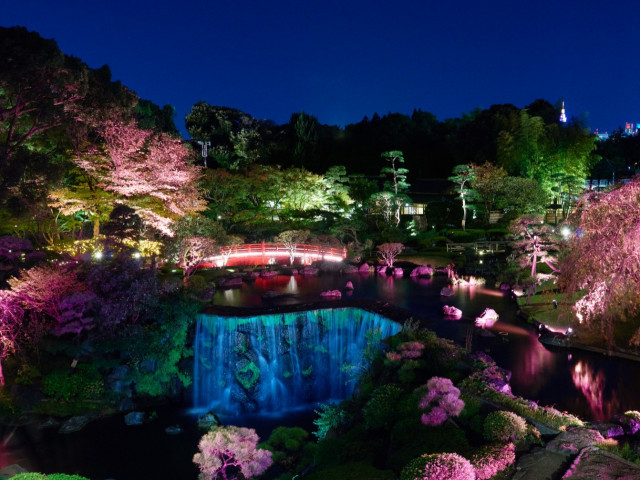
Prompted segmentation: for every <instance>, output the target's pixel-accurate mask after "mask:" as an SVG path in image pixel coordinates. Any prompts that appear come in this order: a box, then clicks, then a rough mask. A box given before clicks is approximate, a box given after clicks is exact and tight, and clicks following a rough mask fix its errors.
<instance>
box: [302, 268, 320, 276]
mask: <svg viewBox="0 0 640 480" xmlns="http://www.w3.org/2000/svg"><path fill="white" fill-rule="evenodd" d="M317 274H318V269H317V268H315V267H311V266H309V265H307V266H306V267H302V268H301V269H300V275H308V276H311V275H317Z"/></svg>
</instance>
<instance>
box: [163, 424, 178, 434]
mask: <svg viewBox="0 0 640 480" xmlns="http://www.w3.org/2000/svg"><path fill="white" fill-rule="evenodd" d="M164 431H165V432H166V433H167V435H178V434H180V433H182V427H181V426H180V425H169V426H168V427H167V428H165V429H164Z"/></svg>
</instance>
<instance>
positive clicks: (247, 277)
mask: <svg viewBox="0 0 640 480" xmlns="http://www.w3.org/2000/svg"><path fill="white" fill-rule="evenodd" d="M259 277H260V272H247V273H245V274H244V276H243V277H242V279H243V280H244V281H246V282H251V281H253V280H255V279H256V278H259Z"/></svg>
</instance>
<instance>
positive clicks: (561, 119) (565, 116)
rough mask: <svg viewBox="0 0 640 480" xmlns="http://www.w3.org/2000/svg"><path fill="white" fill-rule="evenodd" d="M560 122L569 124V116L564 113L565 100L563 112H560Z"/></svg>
mask: <svg viewBox="0 0 640 480" xmlns="http://www.w3.org/2000/svg"><path fill="white" fill-rule="evenodd" d="M560 122H561V123H567V114H566V113H565V111H564V100H563V101H562V110H560Z"/></svg>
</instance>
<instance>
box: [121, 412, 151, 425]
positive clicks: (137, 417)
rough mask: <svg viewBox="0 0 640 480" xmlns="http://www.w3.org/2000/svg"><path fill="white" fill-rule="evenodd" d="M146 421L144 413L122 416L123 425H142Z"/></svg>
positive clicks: (130, 413)
mask: <svg viewBox="0 0 640 480" xmlns="http://www.w3.org/2000/svg"><path fill="white" fill-rule="evenodd" d="M145 420H146V414H145V413H144V412H129V413H127V414H126V415H125V416H124V423H125V425H129V426H133V425H142V424H143V423H144V422H145Z"/></svg>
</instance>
